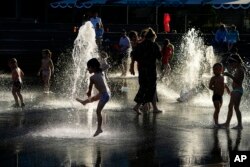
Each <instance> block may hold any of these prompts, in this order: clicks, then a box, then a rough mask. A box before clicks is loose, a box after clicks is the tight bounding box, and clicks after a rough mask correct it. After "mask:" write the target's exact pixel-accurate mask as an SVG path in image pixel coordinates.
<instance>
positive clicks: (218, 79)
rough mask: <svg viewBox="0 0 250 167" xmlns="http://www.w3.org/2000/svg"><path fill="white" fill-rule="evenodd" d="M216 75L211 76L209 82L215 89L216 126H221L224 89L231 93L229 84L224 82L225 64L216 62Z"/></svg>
mask: <svg viewBox="0 0 250 167" xmlns="http://www.w3.org/2000/svg"><path fill="white" fill-rule="evenodd" d="M213 72H214V76H213V77H212V78H211V80H210V83H209V89H211V90H212V91H213V97H212V100H213V103H214V108H215V111H214V115H213V118H214V124H215V125H214V126H215V127H216V128H218V127H219V123H218V119H219V112H220V108H221V106H222V103H223V99H222V96H223V94H224V89H225V88H226V90H227V92H228V94H230V90H229V88H228V87H227V85H226V84H225V83H224V77H223V76H222V72H223V66H222V64H221V63H215V64H214V66H213Z"/></svg>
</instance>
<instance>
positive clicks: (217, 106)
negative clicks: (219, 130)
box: [213, 101, 221, 125]
mask: <svg viewBox="0 0 250 167" xmlns="http://www.w3.org/2000/svg"><path fill="white" fill-rule="evenodd" d="M220 108H221V103H220V101H214V109H215V110H214V115H213V117H214V123H215V124H216V125H217V124H218V119H219V112H220Z"/></svg>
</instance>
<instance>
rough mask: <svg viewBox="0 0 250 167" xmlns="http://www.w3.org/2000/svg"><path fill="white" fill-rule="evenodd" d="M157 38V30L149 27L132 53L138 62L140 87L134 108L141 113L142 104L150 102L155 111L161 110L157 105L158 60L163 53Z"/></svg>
mask: <svg viewBox="0 0 250 167" xmlns="http://www.w3.org/2000/svg"><path fill="white" fill-rule="evenodd" d="M155 39H156V34H155V32H154V31H153V29H151V28H148V29H147V32H146V35H145V40H144V41H143V42H141V43H139V44H138V45H137V46H136V48H135V49H134V50H133V53H132V60H133V61H136V62H137V64H138V72H139V85H140V88H139V90H138V92H137V94H136V96H135V99H134V101H135V102H136V105H135V107H134V108H133V109H134V111H135V112H136V113H137V114H141V112H140V109H139V108H140V106H141V105H143V104H146V103H149V102H152V105H153V112H155V113H158V112H161V111H160V110H159V109H158V107H157V105H156V101H157V95H156V80H157V72H156V61H157V60H161V56H162V55H161V51H160V47H159V45H158V44H157V43H156V42H155Z"/></svg>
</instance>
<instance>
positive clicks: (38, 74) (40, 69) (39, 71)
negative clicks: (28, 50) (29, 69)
mask: <svg viewBox="0 0 250 167" xmlns="http://www.w3.org/2000/svg"><path fill="white" fill-rule="evenodd" d="M41 71H42V62H41V66H40V68H39V70H38V72H37V76H40V73H41Z"/></svg>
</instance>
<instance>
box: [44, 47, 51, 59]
mask: <svg viewBox="0 0 250 167" xmlns="http://www.w3.org/2000/svg"><path fill="white" fill-rule="evenodd" d="M42 53H44V54H46V55H49V57H50V58H51V55H52V52H51V51H50V50H49V49H43V50H42Z"/></svg>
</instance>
